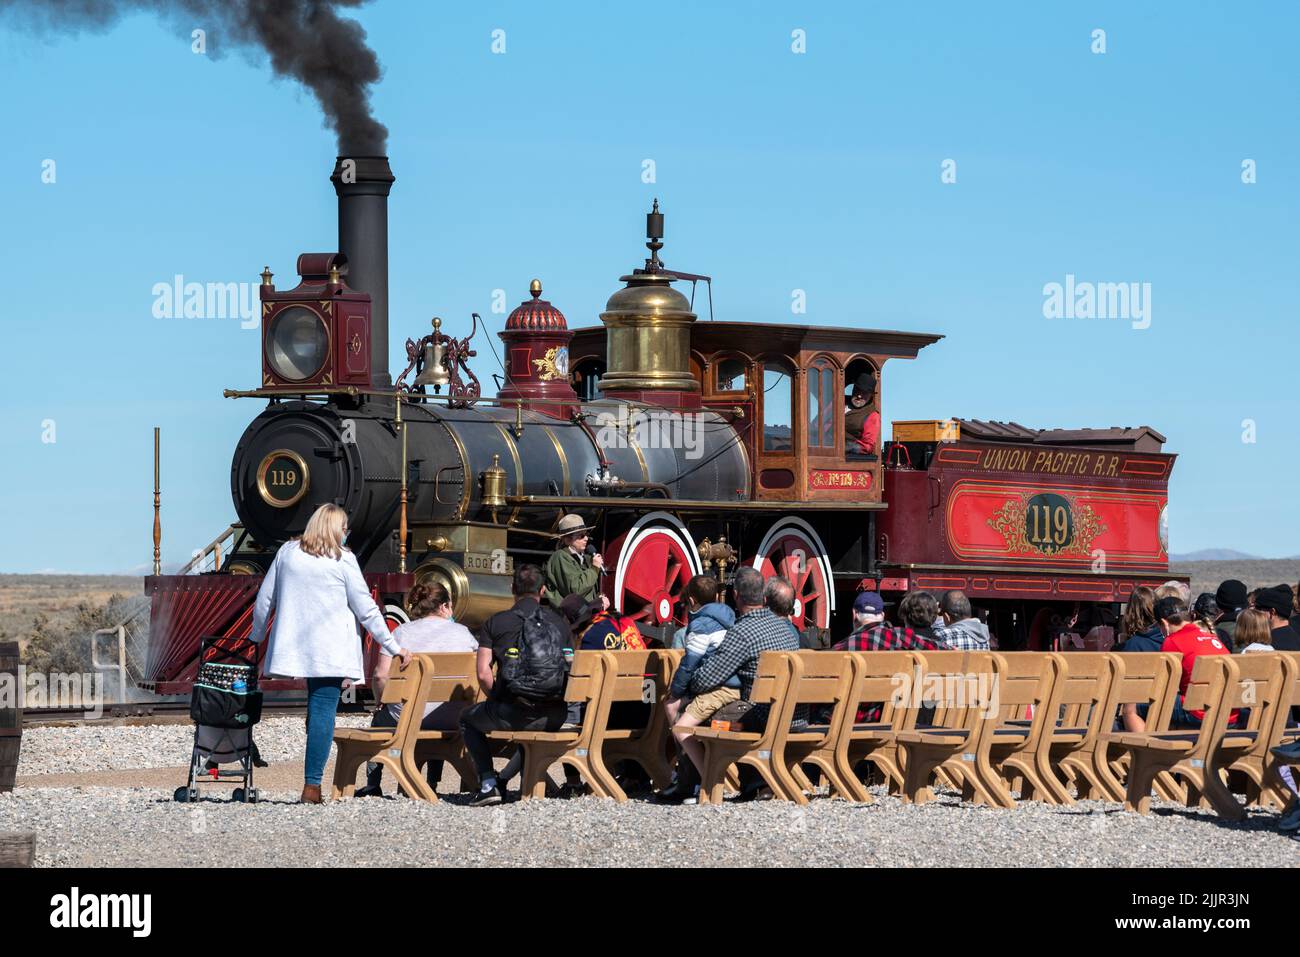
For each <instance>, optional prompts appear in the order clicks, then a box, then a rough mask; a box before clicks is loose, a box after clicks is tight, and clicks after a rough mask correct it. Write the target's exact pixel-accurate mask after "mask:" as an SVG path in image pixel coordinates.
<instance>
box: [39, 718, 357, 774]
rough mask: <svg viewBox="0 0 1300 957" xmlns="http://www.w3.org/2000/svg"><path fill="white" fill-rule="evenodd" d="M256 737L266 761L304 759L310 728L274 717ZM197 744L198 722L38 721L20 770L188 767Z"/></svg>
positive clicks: (350, 721)
mask: <svg viewBox="0 0 1300 957" xmlns="http://www.w3.org/2000/svg"><path fill="white" fill-rule="evenodd" d="M369 724H370V716H369V715H368V714H366V715H362V714H341V715H339V717H338V726H339V727H359V726H367V725H369ZM253 740H254V741H256V742H257V747H258V750H259V751H261V753H262V757H263V759H265V760H267V761H291V760H294V759H301V758H302V754H303V751H304V750H305V749H306V747H307V729H306V725H305V724H304V721H303V717H302V716H301V715H297V716H288V717H269V718H266V719H265V720H264V721H262V722H261V723H259V724H258V725H257V729H256V731H254V733H253ZM193 746H194V725H192V724H188V723H183V724H153V725H137V726H114V725H103V724H85V725H72V726H67V727H48V726H41V725H37V726H35V727H27V728H24V729H23V743H22V747H21V749H20V751H19V754H18V774H19V776H20V777H21V776H25V775H31V774H74V773H77V772H82V771H127V770H134V769H136V768H174V767H183V766H185V765H188V764H189V761H190V750H191V748H192V747H193Z"/></svg>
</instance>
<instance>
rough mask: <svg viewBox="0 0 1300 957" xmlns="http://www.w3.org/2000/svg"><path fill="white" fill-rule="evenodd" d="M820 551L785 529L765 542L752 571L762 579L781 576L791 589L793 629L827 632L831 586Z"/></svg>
mask: <svg viewBox="0 0 1300 957" xmlns="http://www.w3.org/2000/svg"><path fill="white" fill-rule="evenodd" d="M821 558H822V555H821V550H820V549H819V548H818V547H817V546H816V545H814V544H813V543H812V541H811V540H810V539H809V538H808V536H807V535H805V534H804V533H803V532H802V531H800V530H799V529H797V528H786V529H783V530H782V531H780V532H779V533H778V534H777V535H776V537H775V538H773V539H772V540H771V541H770V542H768V544H767V547H766V548H765V549H764V552H763V555H762V556H760V558H759V561H758V562H757V563H756V564H755V567H756V568H757V569H758V570H759V571H761V572H762V573H763V577H764V578H768V577H770V576H772V575H780V576H782V577H783V578H785V579H786V580H787V581H788V582H790V584H792V585H793V586H794V617H793V621H794V624H795V627H797V628H798V629H799V630H800V631H803V630H804V629H805V628H808V627H814V628H829V627H830V624H831V602H830V582H828V581H827V580H826V568H825V566H824V565H823V564H822V562H821Z"/></svg>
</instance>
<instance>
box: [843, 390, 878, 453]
mask: <svg viewBox="0 0 1300 957" xmlns="http://www.w3.org/2000/svg"><path fill="white" fill-rule="evenodd" d="M875 397H876V376H875V374H874V373H871V372H863V373H861V374H860V375H859V376H858V377H857V378H856V379H854V380H853V392H852V393H851V394H850V396H849V401H848V402H847V403H846V404H845V406H844V449H845V451H846V452H847V453H848V454H849V455H876V454H877V453H879V451H880V412H879V411H877V410H876V403H875Z"/></svg>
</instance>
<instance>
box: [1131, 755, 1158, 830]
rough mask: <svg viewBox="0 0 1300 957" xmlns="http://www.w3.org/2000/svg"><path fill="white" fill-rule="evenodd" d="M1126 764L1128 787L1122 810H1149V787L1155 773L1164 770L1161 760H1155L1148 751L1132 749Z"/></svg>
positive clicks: (1140, 812) (1153, 781)
mask: <svg viewBox="0 0 1300 957" xmlns="http://www.w3.org/2000/svg"><path fill="white" fill-rule="evenodd" d="M1130 753H1131V754H1132V756H1133V758H1132V760H1131V761H1130V762H1129V766H1128V787H1127V789H1126V792H1125V795H1124V810H1126V811H1136V812H1137V813H1138V814H1149V813H1150V812H1151V788H1152V786H1153V785H1154V783H1155V779H1156V775H1157V774H1159V773H1160V772H1161V771H1163V770H1165V767H1164V764H1163V762H1157V761H1155V760H1154V759H1153V758H1152V756H1151V754H1150V752H1147V751H1143V750H1140V749H1138V750H1134V751H1132V752H1130Z"/></svg>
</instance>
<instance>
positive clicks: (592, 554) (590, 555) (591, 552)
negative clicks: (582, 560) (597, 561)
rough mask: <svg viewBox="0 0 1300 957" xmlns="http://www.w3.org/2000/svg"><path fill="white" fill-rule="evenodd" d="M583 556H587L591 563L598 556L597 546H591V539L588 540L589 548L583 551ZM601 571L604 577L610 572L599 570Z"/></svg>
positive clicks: (605, 569)
mask: <svg viewBox="0 0 1300 957" xmlns="http://www.w3.org/2000/svg"><path fill="white" fill-rule="evenodd" d="M583 554H584V555H586V556H587V560H588V561H590V560H591V559H592V558H593V557H595V555H596V546H595V545H593V544H591V540H590V539H588V540H587V548H586V549H585V550H584V551H583ZM599 571H600V573H601V574H602V575H604V574H606V573H607V572H608V571H609V569H608V568H601V569H599Z"/></svg>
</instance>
